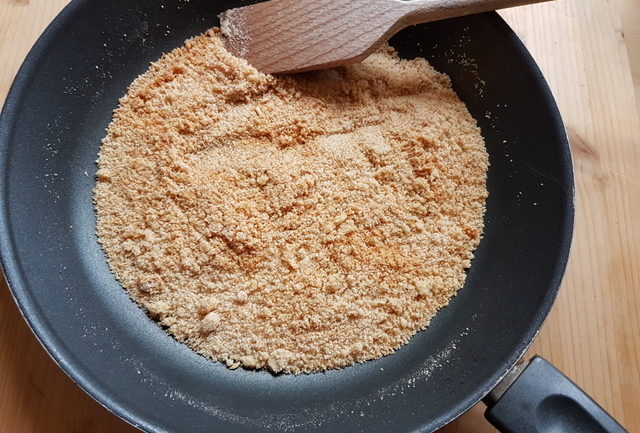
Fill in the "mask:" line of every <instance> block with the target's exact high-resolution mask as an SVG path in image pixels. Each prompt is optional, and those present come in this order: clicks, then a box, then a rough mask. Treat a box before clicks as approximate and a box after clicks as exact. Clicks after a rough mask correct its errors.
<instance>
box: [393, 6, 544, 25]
mask: <svg viewBox="0 0 640 433" xmlns="http://www.w3.org/2000/svg"><path fill="white" fill-rule="evenodd" d="M543 1H548V0H417V1H407V2H399V3H402V6H401V7H402V8H404V9H405V11H406V13H405V15H404V17H403V20H402V21H403V24H404V25H413V24H421V23H426V22H431V21H437V20H443V19H447V18H454V17H460V16H464V15H471V14H477V13H480V12H489V11H493V10H497V9H504V8H510V7H514V6H522V5H527V4H533V3H541V2H543Z"/></svg>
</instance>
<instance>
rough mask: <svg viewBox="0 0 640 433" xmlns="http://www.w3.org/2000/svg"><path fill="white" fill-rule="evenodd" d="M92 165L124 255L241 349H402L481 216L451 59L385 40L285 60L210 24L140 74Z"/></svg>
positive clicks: (481, 184) (119, 254)
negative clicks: (338, 53)
mask: <svg viewBox="0 0 640 433" xmlns="http://www.w3.org/2000/svg"><path fill="white" fill-rule="evenodd" d="M98 164H99V170H98V174H97V177H98V183H97V186H96V188H95V197H94V198H95V205H96V210H97V216H98V235H99V239H100V242H101V244H102V246H103V248H104V250H105V252H106V254H107V257H108V260H109V265H110V266H111V269H112V270H113V271H114V273H115V274H116V276H117V278H118V279H119V281H120V282H121V283H122V285H123V286H124V287H125V288H126V289H127V290H128V291H129V293H130V294H131V296H132V298H133V299H134V300H136V301H137V302H138V303H140V304H141V305H143V306H144V307H146V308H147V309H148V311H149V313H150V314H151V315H152V316H153V317H156V318H157V320H158V321H159V322H160V323H161V324H162V325H165V326H166V327H167V328H168V331H169V332H170V333H171V334H173V335H174V336H175V337H176V338H177V339H178V340H180V341H184V342H186V343H187V344H188V345H189V346H191V347H192V348H193V349H194V350H196V351H198V352H200V353H202V354H204V355H206V356H208V357H211V358H213V359H216V360H219V361H221V362H224V363H226V365H227V366H228V367H230V368H236V367H238V366H240V365H242V366H244V367H247V368H256V369H259V368H268V369H270V370H271V371H273V372H286V373H300V372H315V371H321V370H325V369H329V368H339V367H344V366H347V365H350V364H353V363H355V362H363V361H366V360H369V359H374V358H379V357H381V356H384V355H388V354H390V353H392V352H393V351H394V350H396V349H398V348H399V347H400V346H401V345H403V344H405V343H406V342H407V341H408V340H409V339H410V338H411V336H412V335H413V334H415V333H416V332H417V331H418V330H420V329H424V328H425V327H426V326H427V325H428V324H429V321H430V319H431V318H432V317H433V315H434V314H435V313H436V312H437V311H438V309H440V308H442V307H443V306H445V305H447V303H448V302H449V300H450V298H451V297H452V296H453V295H454V294H455V293H456V291H457V290H458V289H459V288H460V287H461V286H462V284H463V282H464V279H465V275H466V274H465V269H466V268H468V267H469V266H470V260H471V259H472V257H473V250H474V249H475V247H476V246H477V245H478V242H479V240H480V237H481V233H482V229H483V215H484V208H485V199H486V197H487V190H486V170H487V164H488V159H487V154H486V151H485V148H484V141H483V139H482V137H481V135H480V131H479V129H478V127H477V126H476V122H475V121H474V119H473V118H472V117H471V115H470V114H469V112H468V111H467V109H466V107H465V105H464V104H463V103H462V102H461V101H460V100H459V99H458V97H457V96H456V94H455V93H454V91H453V90H452V89H451V84H450V81H449V78H448V77H447V76H446V75H443V74H440V73H438V72H436V71H435V70H434V69H433V68H431V66H430V65H429V64H428V63H427V62H426V61H425V60H424V59H415V60H401V59H399V58H398V56H397V55H396V53H395V51H394V50H393V49H392V48H390V47H386V48H384V49H383V50H381V51H380V52H378V53H376V54H374V55H372V56H371V57H370V58H368V59H367V60H365V61H364V62H362V63H361V64H356V65H351V66H348V67H344V68H339V69H334V70H327V71H322V72H315V73H307V74H304V75H298V76H283V77H274V76H270V75H264V74H261V73H259V72H258V71H257V70H255V69H254V68H253V67H251V66H249V65H248V64H247V63H246V62H245V61H244V60H242V59H239V58H235V57H233V56H231V55H230V54H229V53H228V52H227V51H226V50H225V49H224V48H223V45H222V43H221V41H220V37H219V33H218V31H217V29H213V30H211V31H209V32H207V33H206V34H204V35H201V36H198V37H195V38H193V39H190V40H188V41H186V43H185V45H184V46H183V47H181V48H178V49H176V50H174V51H172V52H171V53H169V54H166V55H164V56H163V57H162V58H161V59H160V60H159V61H158V62H156V63H154V64H152V65H151V67H150V69H149V71H148V72H147V73H145V74H144V75H142V76H140V77H139V78H138V79H136V80H135V81H134V82H133V84H132V85H131V86H130V88H129V90H128V92H127V94H126V95H125V96H124V97H123V98H122V99H121V100H120V107H119V108H118V109H117V110H116V111H115V113H114V116H113V122H112V123H111V125H110V126H109V128H108V134H107V136H106V138H105V139H104V140H103V144H102V147H101V149H100V156H99V160H98Z"/></svg>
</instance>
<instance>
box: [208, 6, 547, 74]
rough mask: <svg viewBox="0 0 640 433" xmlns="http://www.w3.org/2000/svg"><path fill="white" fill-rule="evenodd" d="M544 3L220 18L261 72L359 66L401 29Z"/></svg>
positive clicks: (299, 9) (231, 40)
mask: <svg viewBox="0 0 640 433" xmlns="http://www.w3.org/2000/svg"><path fill="white" fill-rule="evenodd" d="M541 1H546V0H418V1H398V0H271V1H267V2H263V3H258V4H255V5H251V6H245V7H241V8H237V9H231V10H228V11H226V12H224V13H222V14H220V23H221V26H220V27H221V29H222V35H223V37H224V41H225V42H224V43H225V46H226V47H227V49H228V50H229V51H231V53H233V54H234V55H236V56H239V57H244V58H245V59H247V60H248V61H249V63H251V64H252V65H253V66H255V67H256V68H257V69H259V70H260V71H262V72H265V73H291V72H301V71H309V70H313V69H323V68H329V67H333V66H338V65H344V64H348V63H354V62H358V61H360V60H363V59H364V58H365V57H367V56H368V55H370V54H371V53H373V52H374V51H375V50H376V49H377V48H379V47H380V45H381V44H382V43H384V42H386V41H387V40H388V39H389V38H390V37H391V36H393V35H394V34H395V33H397V32H399V31H400V30H402V29H403V28H405V27H407V26H410V25H414V24H420V23H426V22H430V21H436V20H441V19H445V18H452V17H457V16H463V15H469V14H474V13H479V12H487V11H491V10H496V9H502V8H506V7H511V6H520V5H524V4H530V3H538V2H541Z"/></svg>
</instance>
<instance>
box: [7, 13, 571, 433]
mask: <svg viewBox="0 0 640 433" xmlns="http://www.w3.org/2000/svg"><path fill="white" fill-rule="evenodd" d="M240 4H241V3H240V2H238V1H227V2H224V1H215V0H191V1H188V0H182V1H180V0H164V1H158V0H146V1H143V0H139V1H131V0H75V1H74V2H72V3H71V5H70V6H68V7H67V8H66V9H65V10H64V11H63V12H62V13H61V14H60V16H59V17H58V18H57V19H56V20H55V21H54V23H53V24H52V25H51V26H50V27H49V28H48V29H47V31H46V32H45V33H44V35H43V36H42V37H41V38H40V40H39V41H38V43H37V44H36V45H35V47H34V48H33V50H32V52H31V53H30V54H29V56H28V58H27V60H26V61H25V64H24V65H23V67H22V69H21V70H20V72H19V74H18V76H17V78H16V81H15V83H14V86H13V88H12V90H11V93H10V95H9V97H8V99H7V103H6V106H5V107H4V111H3V114H2V120H1V122H0V168H1V175H2V178H1V179H2V181H1V185H0V200H1V208H0V247H1V251H2V264H3V266H4V269H5V273H6V276H7V279H8V282H9V283H10V286H11V288H12V291H13V294H14V296H15V298H16V300H17V302H18V304H19V306H20V309H21V310H22V312H23V314H24V316H25V317H26V319H27V321H28V322H29V324H30V326H31V327H32V328H33V330H34V332H35V334H36V335H37V337H38V338H39V339H40V341H41V342H42V344H43V345H44V346H45V347H46V348H47V350H48V351H49V353H50V354H51V355H52V356H53V358H54V359H55V360H56V361H57V362H58V363H59V364H60V366H61V367H62V368H63V369H64V370H65V371H66V372H67V373H68V374H69V375H70V376H71V377H72V378H73V379H74V380H75V381H76V382H77V383H78V384H79V385H80V386H81V387H82V388H83V389H85V390H86V391H87V392H88V393H89V394H91V395H92V396H93V397H95V398H96V399H97V400H98V401H100V402H101V403H102V404H103V405H105V406H106V407H107V408H108V409H110V410H111V411H113V412H115V413H116V414H118V415H119V416H121V417H122V418H124V419H126V420H127V421H129V422H131V423H132V424H134V425H136V426H139V427H140V428H142V429H144V430H148V431H153V432H160V431H163V432H164V431H175V432H190V433H197V432H224V433H228V432H236V431H247V432H255V431H285V432H289V431H332V432H337V431H345V432H346V431H349V432H360V431H362V432H365V431H366V432H372V431H394V432H400V431H431V430H433V429H435V428H438V427H440V426H442V425H444V424H445V423H447V422H449V421H450V420H452V419H453V418H455V417H456V416H458V415H460V414H461V413H462V412H463V411H465V410H466V409H468V408H469V407H470V406H472V405H473V404H474V403H476V402H477V401H478V400H479V399H480V398H482V397H483V395H485V394H486V393H487V392H488V391H489V390H490V389H491V388H492V386H493V385H494V384H496V383H497V382H498V380H499V379H500V378H501V376H502V375H504V374H505V372H506V371H507V370H508V369H509V368H510V367H511V366H512V365H513V364H514V363H515V361H516V360H517V359H518V358H519V357H520V355H521V354H522V353H523V352H524V350H525V349H526V347H527V346H528V345H529V344H530V342H531V340H532V339H533V337H534V336H535V335H536V332H537V331H538V329H539V327H540V325H541V323H542V321H543V319H544V317H545V316H546V314H547V312H548V310H549V308H550V306H551V304H552V302H553V299H554V297H555V294H556V291H557V288H558V285H559V284H560V280H561V277H562V273H563V270H564V267H565V263H566V259H567V254H568V249H569V242H570V237H571V230H572V222H573V179H572V170H571V159H570V154H569V149H568V145H567V141H566V137H565V131H564V129H563V125H562V122H561V119H560V117H559V114H558V111H557V109H556V106H555V103H554V101H553V98H552V96H551V94H550V92H549V89H548V88H547V86H546V84H545V82H544V79H543V77H542V75H541V73H540V71H539V70H538V68H537V67H536V65H535V64H534V62H533V60H532V59H531V57H530V56H529V54H528V53H527V51H526V50H525V48H524V47H523V45H522V44H521V42H520V41H519V40H518V39H517V37H516V36H515V35H514V34H513V33H512V31H511V30H510V29H509V28H508V26H507V25H506V24H505V23H504V22H503V21H502V20H501V19H500V18H499V17H498V15H497V14H493V13H491V14H484V15H479V16H473V17H468V18H462V19H456V20H450V21H444V22H439V23H433V24H429V25H424V26H418V27H413V28H410V29H407V30H405V31H403V32H401V33H400V34H399V35H398V36H397V37H395V38H394V39H393V40H392V45H393V46H395V47H396V48H398V49H399V51H400V52H401V54H402V55H403V56H405V57H414V56H417V55H420V56H424V57H426V58H428V59H429V60H430V61H431V62H432V64H433V65H434V66H435V67H436V68H437V69H439V70H441V71H444V72H447V73H448V74H450V75H451V77H452V79H453V82H454V86H455V89H456V90H457V92H458V93H459V95H460V97H461V98H462V99H463V100H464V101H465V102H466V103H467V104H468V106H469V109H470V111H471V112H472V114H473V115H474V116H475V117H476V118H477V119H478V122H479V124H480V126H481V127H482V131H483V134H484V136H485V138H486V142H487V148H488V151H489V154H490V160H491V168H490V171H489V181H488V182H489V191H490V196H489V199H488V203H487V206H488V207H487V214H486V230H485V235H484V239H483V240H482V242H481V245H480V247H479V248H478V251H477V254H476V258H475V260H474V261H473V265H472V267H471V269H470V271H469V276H468V278H467V282H466V284H465V287H464V289H463V290H462V291H461V292H460V293H459V295H458V296H457V297H456V298H455V299H454V300H453V302H452V303H451V305H450V306H449V307H447V308H446V309H444V310H442V311H441V312H440V313H438V315H437V317H436V318H435V319H434V320H433V323H432V325H431V326H430V327H429V328H428V330H426V331H425V332H420V333H418V334H417V335H416V336H415V337H413V339H412V340H411V342H410V343H409V344H408V345H406V346H405V347H403V348H402V349H401V350H399V351H398V352H397V353H396V354H394V355H392V356H388V357H385V358H383V359H380V360H377V361H372V362H367V363H365V364H361V365H357V366H354V367H349V368H345V369H342V370H338V371H329V372H327V373H323V374H313V375H303V376H297V377H295V376H290V375H280V376H273V375H271V374H269V373H267V372H253V371H244V370H236V371H230V370H228V369H227V368H225V367H224V366H222V365H221V364H218V363H215V362H211V361H208V360H206V359H205V358H203V357H200V356H198V355H197V354H195V353H194V352H192V351H191V350H190V349H188V348H187V347H186V346H184V345H182V344H179V343H177V342H176V341H175V340H173V339H172V338H171V337H170V336H168V335H167V334H165V332H164V331H163V330H162V329H161V328H160V327H159V326H158V325H156V324H155V323H154V322H153V321H151V320H150V319H149V318H148V317H147V316H146V315H145V313H144V311H143V310H142V309H140V308H138V307H137V306H136V305H135V304H134V303H133V302H132V301H130V299H129V298H128V296H127V294H126V293H125V291H124V290H123V289H122V288H121V287H120V286H119V285H118V283H117V282H116V280H115V279H114V277H113V275H112V274H111V273H110V272H109V269H108V267H107V263H106V261H105V257H104V255H103V253H102V251H101V249H100V247H99V246H98V244H97V243H96V236H95V233H94V231H95V216H94V212H93V206H92V202H91V191H92V188H93V187H94V184H95V179H94V174H95V172H96V165H95V163H94V161H95V159H96V156H97V154H98V148H99V145H100V140H101V138H102V137H103V135H104V130H105V127H106V126H107V125H108V123H109V121H110V118H111V112H112V110H113V109H114V108H115V107H116V106H117V102H118V98H119V97H120V96H122V95H123V94H124V93H125V90H126V88H127V85H128V84H129V83H130V82H131V81H132V80H133V79H134V78H135V77H136V76H137V75H138V74H140V73H143V72H144V71H145V70H146V69H147V66H148V63H149V62H150V61H153V60H156V59H157V58H158V57H159V56H160V55H161V54H162V53H163V52H166V51H168V50H171V49H172V48H174V47H177V46H179V45H181V44H182V42H183V41H184V40H185V39H186V38H188V37H190V36H194V35H196V34H198V33H200V32H202V31H203V30H205V29H206V28H208V27H210V26H213V25H215V24H216V23H217V18H216V15H217V14H218V13H219V12H221V11H222V10H225V9H227V8H230V7H236V6H239V5H240ZM242 4H246V2H244V3H242Z"/></svg>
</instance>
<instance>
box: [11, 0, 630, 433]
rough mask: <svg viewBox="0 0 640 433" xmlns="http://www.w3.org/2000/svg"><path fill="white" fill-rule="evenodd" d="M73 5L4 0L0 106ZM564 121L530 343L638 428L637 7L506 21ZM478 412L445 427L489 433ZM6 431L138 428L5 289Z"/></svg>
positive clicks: (562, 3) (610, 6) (597, 1)
mask: <svg viewBox="0 0 640 433" xmlns="http://www.w3.org/2000/svg"><path fill="white" fill-rule="evenodd" d="M66 3H68V0H0V101H2V100H4V97H5V95H6V92H7V91H8V88H9V85H10V83H11V80H12V78H13V76H14V74H15V73H16V71H17V69H18V66H19V65H20V63H21V62H22V59H23V58H24V56H25V54H26V53H27V51H28V49H29V48H30V47H31V45H32V44H33V42H34V41H35V40H36V38H37V37H38V35H39V34H40V32H41V31H42V30H43V29H44V27H45V26H46V25H47V24H48V23H49V22H50V21H51V20H52V19H53V17H54V16H55V15H56V13H57V12H58V11H59V10H60V9H61V8H62V7H63V6H64V5H65V4H66ZM502 15H503V16H504V17H505V18H506V19H507V21H508V22H509V23H510V24H511V25H512V26H513V28H514V29H515V30H516V32H517V33H518V35H520V37H521V38H522V39H523V40H524V41H525V43H526V45H527V46H528V47H529V49H530V50H531V52H532V54H533V56H534V57H535V58H536V60H537V61H538V63H539V65H540V67H541V68H542V70H543V72H544V73H545V75H546V77H547V79H548V81H549V84H550V86H551V88H552V90H553V92H554V94H555V96H556V98H557V100H558V103H559V105H560V110H561V111H562V114H563V116H564V120H565V122H566V125H567V128H568V131H569V136H570V139H571V145H572V149H573V155H574V159H575V169H576V182H577V203H576V205H577V209H576V228H575V234H574V241H573V249H572V252H571V259H570V261H569V267H568V270H567V274H566V277H565V280H564V283H563V287H562V289H561V291H560V295H559V297H558V300H557V302H556V305H555V306H554V308H553V311H552V312H551V315H550V317H549V319H548V320H547V322H546V324H545V325H544V327H543V329H542V331H541V333H540V335H539V337H538V338H537V340H536V341H535V343H534V344H533V347H532V349H531V354H533V353H538V354H540V355H543V356H545V357H546V358H548V359H549V360H551V361H552V362H553V363H555V364H556V365H557V366H558V367H559V368H560V369H562V370H563V371H564V372H565V373H566V374H567V375H568V376H569V377H571V378H573V379H574V380H575V381H576V382H578V383H579V384H580V385H581V386H582V387H583V388H584V389H585V390H586V391H588V392H589V393H590V394H591V395H592V396H593V397H594V398H595V399H596V400H597V401H599V402H600V403H601V404H602V405H603V406H604V407H605V408H606V409H607V410H609V411H610V412H611V413H612V414H613V415H614V416H615V417H616V418H617V419H618V420H619V421H620V422H621V423H622V424H623V425H624V426H625V427H626V428H627V429H628V430H629V431H633V432H636V431H640V368H639V367H640V215H639V214H640V116H639V111H640V0H608V1H604V0H557V1H556V2H552V3H545V4H540V5H535V6H527V7H523V8H520V9H517V10H509V11H505V12H503V13H502ZM483 410H484V408H483V406H482V405H479V406H478V407H476V408H474V409H473V410H471V411H470V412H469V413H467V414H465V415H464V416H463V417H462V418H460V419H459V420H458V421H456V422H455V423H453V424H451V425H450V426H448V427H446V428H445V429H443V431H444V432H446V433H454V432H458V433H467V432H468V433H471V432H473V433H484V432H493V431H494V430H493V429H492V428H491V426H490V425H489V424H488V423H487V422H486V421H484V419H483V417H482V412H483ZM0 431H2V432H5V433H14V432H38V433H41V432H47V433H59V432H78V433H84V432H91V433H101V432H109V433H114V432H118V433H123V432H135V431H137V430H135V429H134V428H133V427H130V426H129V425H127V424H125V423H124V422H123V421H120V420H119V419H118V418H116V417H115V416H113V415H111V414H110V413H108V412H107V411H106V410H105V409H103V408H102V407H101V406H100V405H99V404H98V403H96V402H95V401H93V400H92V399H91V398H90V397H88V396H87V395H86V394H84V392H82V391H81V390H80V389H79V388H77V387H76V385H74V384H73V383H72V382H71V380H69V379H68V378H67V376H65V375H64V373H62V372H61V371H60V370H59V369H58V367H57V366H56V365H55V364H54V363H53V361H51V359H49V357H48V356H47V355H46V353H45V352H44V350H43V349H42V348H41V347H40V345H39V344H38V342H37V341H36V339H35V338H34V337H33V335H32V334H31V332H30V331H29V330H28V328H27V326H26V324H25V322H24V321H23V320H22V317H21V316H20V313H19V312H18V310H17V308H16V306H15V304H14V302H13V300H12V298H11V296H10V294H9V291H8V290H7V289H6V288H5V287H2V288H0Z"/></svg>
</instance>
